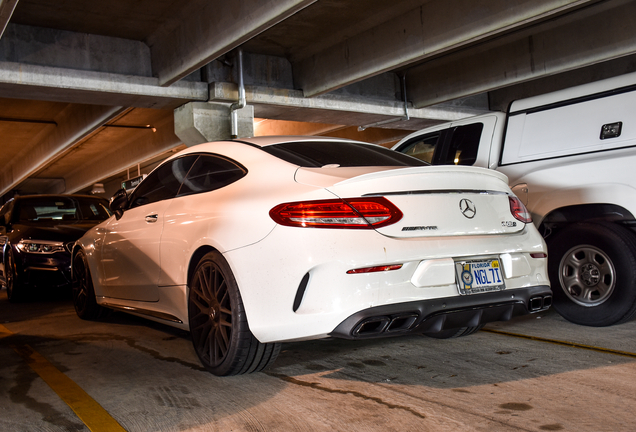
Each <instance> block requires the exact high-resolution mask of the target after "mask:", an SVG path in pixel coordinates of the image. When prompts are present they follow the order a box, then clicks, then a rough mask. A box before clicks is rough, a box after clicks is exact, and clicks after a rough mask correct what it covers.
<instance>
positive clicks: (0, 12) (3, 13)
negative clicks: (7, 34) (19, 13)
mask: <svg viewBox="0 0 636 432" xmlns="http://www.w3.org/2000/svg"><path fill="white" fill-rule="evenodd" d="M17 4H18V0H0V39H2V35H3V34H4V31H5V29H6V28H7V24H9V20H10V19H11V15H13V11H14V10H15V6H16V5H17Z"/></svg>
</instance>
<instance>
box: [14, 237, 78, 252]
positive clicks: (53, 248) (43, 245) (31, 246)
mask: <svg viewBox="0 0 636 432" xmlns="http://www.w3.org/2000/svg"><path fill="white" fill-rule="evenodd" d="M17 246H18V249H20V250H21V251H22V252H27V253H38V254H52V253H55V252H64V251H65V250H66V249H64V243H63V242H57V241H49V240H20V242H19V243H18V245H17Z"/></svg>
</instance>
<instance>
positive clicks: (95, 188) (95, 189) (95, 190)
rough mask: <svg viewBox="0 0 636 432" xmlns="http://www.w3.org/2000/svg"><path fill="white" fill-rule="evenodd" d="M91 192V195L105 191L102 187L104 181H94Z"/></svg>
mask: <svg viewBox="0 0 636 432" xmlns="http://www.w3.org/2000/svg"><path fill="white" fill-rule="evenodd" d="M91 193H92V194H93V195H95V194H103V193H106V189H104V183H95V184H94V185H93V189H91Z"/></svg>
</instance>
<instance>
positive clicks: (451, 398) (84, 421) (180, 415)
mask: <svg viewBox="0 0 636 432" xmlns="http://www.w3.org/2000/svg"><path fill="white" fill-rule="evenodd" d="M634 406H636V321H632V322H629V323H627V324H624V325H621V326H616V327H610V328H587V327H581V326H576V325H573V324H570V323H568V322H567V321H565V320H563V319H562V318H561V317H559V316H558V315H557V314H556V313H554V312H552V311H550V312H547V313H543V314H541V315H538V316H531V317H527V318H522V319H517V320H515V321H512V322H507V323H497V324H491V325H488V326H487V327H486V328H485V329H484V330H482V331H480V332H478V333H476V334H474V335H472V336H468V337H464V338H459V339H450V340H437V339H432V338H427V337H424V336H408V337H401V338H393V339H381V340H372V341H342V340H321V341H309V342H295V343H287V344H284V345H283V350H282V352H281V354H280V356H279V358H278V360H277V361H276V363H275V364H274V366H273V367H272V368H270V369H268V370H266V371H264V372H262V373H257V374H253V375H246V376H239V377H230V378H218V377H215V376H213V375H210V374H209V373H207V372H205V371H204V370H203V369H202V367H201V366H200V364H199V362H198V359H197V357H196V354H195V353H194V350H193V348H192V345H191V342H190V340H189V337H188V333H186V332H183V331H179V330H175V329H172V328H170V327H165V326H162V325H159V324H155V323H152V322H149V321H145V320H142V319H138V318H135V317H132V316H128V315H125V314H122V313H113V314H112V315H110V316H109V317H108V318H106V319H105V320H103V321H100V322H86V321H82V320H80V319H79V318H77V316H76V315H75V312H74V310H73V306H72V304H71V301H70V300H69V299H67V298H52V299H48V300H46V301H37V302H26V303H21V304H10V303H9V302H8V301H7V298H6V291H5V290H2V291H0V430H1V431H87V430H91V431H122V430H125V431H130V432H132V431H250V432H254V431H577V432H582V431H594V432H598V431H634V430H636V413H635V411H634Z"/></svg>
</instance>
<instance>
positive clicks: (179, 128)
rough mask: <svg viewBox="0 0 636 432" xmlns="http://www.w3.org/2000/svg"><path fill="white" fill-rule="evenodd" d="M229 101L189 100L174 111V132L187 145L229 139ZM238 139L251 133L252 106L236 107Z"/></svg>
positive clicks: (252, 128) (252, 124)
mask: <svg viewBox="0 0 636 432" xmlns="http://www.w3.org/2000/svg"><path fill="white" fill-rule="evenodd" d="M230 106H231V104H229V103H220V102H190V103H187V104H185V105H182V106H180V107H179V108H177V109H175V110H174V133H175V134H176V135H177V136H178V137H179V139H180V140H181V141H183V143H184V144H185V145H187V146H188V147H190V146H193V145H196V144H202V143H205V142H209V141H218V140H229V139H232V124H231V120H230ZM237 113H238V138H247V137H252V136H254V107H253V106H251V105H247V106H246V107H245V108H242V109H240V110H237Z"/></svg>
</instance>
